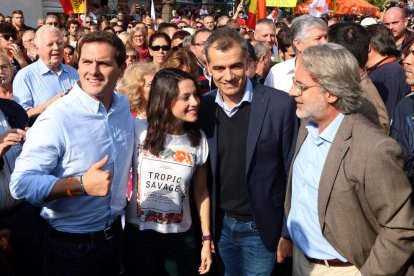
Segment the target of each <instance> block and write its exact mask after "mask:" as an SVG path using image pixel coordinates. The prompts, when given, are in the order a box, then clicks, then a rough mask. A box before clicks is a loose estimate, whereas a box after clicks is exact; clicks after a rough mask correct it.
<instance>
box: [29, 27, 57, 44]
mask: <svg viewBox="0 0 414 276" xmlns="http://www.w3.org/2000/svg"><path fill="white" fill-rule="evenodd" d="M43 33H56V34H58V35H59V36H60V38H61V39H62V40H63V36H62V33H61V32H60V30H59V29H58V28H56V27H55V26H52V25H47V24H46V25H43V26H42V27H40V28H39V29H37V31H36V35H35V38H34V43H35V44H36V46H37V47H39V46H40V40H41V39H42V35H43Z"/></svg>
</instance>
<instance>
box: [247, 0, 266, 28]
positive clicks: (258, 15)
mask: <svg viewBox="0 0 414 276" xmlns="http://www.w3.org/2000/svg"><path fill="white" fill-rule="evenodd" d="M247 16H248V19H247V23H246V26H247V28H249V29H251V30H254V28H255V27H256V22H257V21H258V20H260V19H262V18H266V0H251V1H250V6H249V11H248V13H247Z"/></svg>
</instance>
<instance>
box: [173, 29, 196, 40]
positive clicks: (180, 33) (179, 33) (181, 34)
mask: <svg viewBox="0 0 414 276" xmlns="http://www.w3.org/2000/svg"><path fill="white" fill-rule="evenodd" d="M189 35H191V34H190V33H189V32H187V31H183V30H180V31H177V32H175V33H174V34H173V36H172V38H171V40H174V39H177V38H179V39H184V37H186V36H189Z"/></svg>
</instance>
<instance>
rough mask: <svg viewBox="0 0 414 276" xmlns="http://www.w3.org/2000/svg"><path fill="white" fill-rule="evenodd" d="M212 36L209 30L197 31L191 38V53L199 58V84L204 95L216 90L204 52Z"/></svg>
mask: <svg viewBox="0 0 414 276" xmlns="http://www.w3.org/2000/svg"><path fill="white" fill-rule="evenodd" d="M211 34H212V31H211V30H210V29H207V28H201V29H197V30H196V31H195V33H194V34H193V36H192V38H191V45H190V51H191V52H193V53H194V55H195V56H196V58H197V65H198V75H197V79H198V84H199V89H200V91H201V93H202V94H204V93H207V92H209V91H210V90H213V89H214V88H216V86H215V84H214V82H212V80H211V77H210V75H209V73H208V72H207V68H206V65H207V61H206V55H205V52H204V45H205V44H206V41H207V39H208V38H209V36H210V35H211Z"/></svg>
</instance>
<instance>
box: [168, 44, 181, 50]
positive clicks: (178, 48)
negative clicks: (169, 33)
mask: <svg viewBox="0 0 414 276" xmlns="http://www.w3.org/2000/svg"><path fill="white" fill-rule="evenodd" d="M181 48H183V44H182V43H180V44H178V45H177V46H174V47H172V48H171V49H172V50H173V51H178V50H180V49H181Z"/></svg>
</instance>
